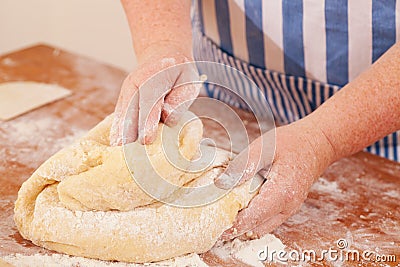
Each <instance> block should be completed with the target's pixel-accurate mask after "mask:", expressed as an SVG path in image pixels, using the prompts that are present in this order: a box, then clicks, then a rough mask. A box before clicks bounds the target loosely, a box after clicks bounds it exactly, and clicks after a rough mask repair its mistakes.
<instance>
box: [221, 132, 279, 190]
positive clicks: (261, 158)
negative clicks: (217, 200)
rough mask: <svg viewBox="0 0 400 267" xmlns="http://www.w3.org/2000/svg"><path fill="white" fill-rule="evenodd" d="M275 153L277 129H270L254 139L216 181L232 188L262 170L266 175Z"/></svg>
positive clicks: (224, 187) (261, 172)
mask: <svg viewBox="0 0 400 267" xmlns="http://www.w3.org/2000/svg"><path fill="white" fill-rule="evenodd" d="M274 154H275V130H272V131H269V132H267V133H265V134H263V135H262V136H260V137H258V138H257V139H256V140H254V141H253V142H252V143H251V144H250V145H249V146H248V147H247V148H245V149H244V150H243V151H242V152H240V153H239V155H237V156H236V157H235V158H234V159H233V160H232V161H231V162H230V163H229V165H228V167H227V168H226V170H225V172H224V173H223V174H221V175H220V176H218V177H217V178H216V179H215V180H214V183H215V185H216V186H217V187H218V188H221V189H225V190H227V189H231V188H233V187H234V186H236V185H240V184H242V183H244V182H246V181H247V180H249V179H251V178H252V177H254V176H255V174H256V173H258V172H260V174H261V175H262V176H264V177H265V176H266V174H267V173H268V171H269V168H270V166H271V164H272V161H273V159H274Z"/></svg>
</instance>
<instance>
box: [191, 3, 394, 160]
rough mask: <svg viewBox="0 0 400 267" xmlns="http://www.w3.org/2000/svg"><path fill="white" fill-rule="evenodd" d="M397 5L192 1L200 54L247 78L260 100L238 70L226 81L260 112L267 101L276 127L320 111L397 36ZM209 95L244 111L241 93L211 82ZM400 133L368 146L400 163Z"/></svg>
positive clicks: (198, 53) (201, 56)
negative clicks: (252, 101)
mask: <svg viewBox="0 0 400 267" xmlns="http://www.w3.org/2000/svg"><path fill="white" fill-rule="evenodd" d="M399 2H400V1H396V0H325V1H321V0H194V6H195V12H194V14H195V19H194V36H195V42H194V54H195V58H196V60H206V61H216V62H220V63H224V64H227V65H229V66H232V67H234V68H236V69H238V70H240V71H242V72H243V73H245V74H246V75H248V76H249V77H250V78H251V79H252V80H253V81H254V82H255V83H256V85H257V86H258V87H259V88H260V89H261V91H262V93H263V94H262V95H263V97H262V98H263V99H260V97H259V96H260V95H259V94H258V93H257V92H254V91H253V90H254V86H251V85H249V84H247V83H246V82H243V81H240V79H238V78H237V77H235V75H234V73H226V79H228V80H230V81H231V83H232V85H234V87H235V88H236V90H237V93H238V94H239V95H246V96H249V97H251V98H252V99H255V100H256V101H257V102H258V103H259V105H258V106H259V107H261V109H262V105H264V104H265V102H268V104H269V106H270V107H271V110H272V112H273V115H274V116H275V118H276V120H277V122H278V123H279V124H287V123H291V122H293V121H295V120H298V119H300V118H302V117H304V116H306V115H307V114H309V113H311V112H312V111H313V110H315V109H316V108H317V107H318V106H319V105H321V104H322V103H323V102H324V101H326V100H327V99H328V98H329V97H331V96H332V95H333V94H334V93H335V92H337V91H338V90H339V89H340V88H341V87H343V86H344V85H346V84H347V83H348V82H350V81H352V80H353V79H354V78H356V77H357V76H358V75H359V74H360V73H361V72H363V71H364V70H365V69H366V68H368V67H369V66H370V65H371V64H372V63H373V62H374V61H376V60H377V59H378V58H379V57H380V56H381V55H382V54H383V53H384V52H385V51H387V50H388V49H389V48H390V47H391V46H392V45H393V44H394V43H395V42H397V41H399V40H400V3H399ZM207 93H208V94H209V95H210V96H211V97H215V98H218V99H222V100H224V101H226V102H228V103H230V104H231V105H234V106H238V107H242V108H244V105H245V104H244V103H243V102H242V101H240V99H239V98H238V97H237V96H235V95H234V94H230V93H227V92H224V90H222V89H221V88H218V87H216V86H208V88H207ZM264 96H265V97H264ZM257 97H259V99H258V100H257ZM259 107H258V108H257V109H259ZM399 137H400V132H398V133H393V134H391V135H389V136H387V137H385V138H384V139H382V140H380V141H378V142H377V143H375V144H373V145H372V146H370V147H368V148H367V150H368V151H370V152H371V153H374V154H377V155H380V156H383V157H387V158H390V159H393V160H400V152H399V151H400V146H399V145H400V140H399Z"/></svg>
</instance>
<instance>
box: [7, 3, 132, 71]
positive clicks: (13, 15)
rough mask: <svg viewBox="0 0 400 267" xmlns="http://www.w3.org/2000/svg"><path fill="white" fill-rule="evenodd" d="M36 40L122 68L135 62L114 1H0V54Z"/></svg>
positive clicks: (120, 14)
mask: <svg viewBox="0 0 400 267" xmlns="http://www.w3.org/2000/svg"><path fill="white" fill-rule="evenodd" d="M39 42H40V43H48V44H52V45H55V46H57V47H60V48H64V49H67V50H69V51H72V52H76V53H79V54H82V55H86V56H89V57H93V58H95V59H98V60H101V61H104V62H107V63H110V64H113V65H116V66H118V67H121V68H123V69H125V70H131V69H132V68H133V67H134V65H135V62H136V60H135V57H134V53H133V49H132V45H131V37H130V32H129V28H128V23H127V21H126V19H125V14H124V12H123V9H122V6H121V3H120V1H118V0H0V54H4V53H6V52H9V51H13V50H16V49H18V48H21V47H26V46H29V45H31V44H35V43H39Z"/></svg>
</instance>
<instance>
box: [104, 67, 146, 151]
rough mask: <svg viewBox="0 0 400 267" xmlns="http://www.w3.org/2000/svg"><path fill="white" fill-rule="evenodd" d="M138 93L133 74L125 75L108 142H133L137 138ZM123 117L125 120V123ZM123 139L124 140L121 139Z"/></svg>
mask: <svg viewBox="0 0 400 267" xmlns="http://www.w3.org/2000/svg"><path fill="white" fill-rule="evenodd" d="M138 107H139V95H138V87H137V86H136V84H135V82H134V74H133V73H131V74H130V75H128V76H127V77H126V79H125V80H124V82H123V83H122V86H121V93H120V95H119V98H118V102H117V105H116V107H115V112H114V119H113V123H112V126H111V130H110V144H111V145H112V146H116V145H122V143H123V142H124V143H130V142H134V141H136V139H137V135H138V133H137V127H138ZM125 119H126V120H127V122H126V123H125ZM123 139H124V140H123Z"/></svg>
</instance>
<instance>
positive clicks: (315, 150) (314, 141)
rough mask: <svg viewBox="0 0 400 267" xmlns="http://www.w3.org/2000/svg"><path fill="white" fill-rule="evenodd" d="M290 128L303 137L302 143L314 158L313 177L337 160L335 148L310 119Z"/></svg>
mask: <svg viewBox="0 0 400 267" xmlns="http://www.w3.org/2000/svg"><path fill="white" fill-rule="evenodd" d="M292 126H293V127H296V128H297V129H296V132H298V133H301V134H302V135H303V136H304V141H305V142H306V143H307V147H309V149H310V150H311V155H312V157H313V158H314V159H313V160H314V169H315V171H316V173H315V175H316V176H318V177H319V176H320V175H321V174H322V173H323V172H324V171H325V169H326V168H328V166H329V165H330V164H332V163H333V162H335V161H336V160H338V159H339V157H338V154H337V151H336V148H335V147H334V145H333V144H332V142H331V141H330V139H329V137H328V135H327V134H326V133H325V132H324V131H323V129H322V128H321V127H320V126H319V124H318V123H316V122H315V121H314V120H312V119H311V118H308V117H306V118H304V119H301V120H299V121H297V122H295V123H293V124H292Z"/></svg>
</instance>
